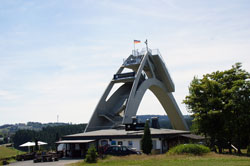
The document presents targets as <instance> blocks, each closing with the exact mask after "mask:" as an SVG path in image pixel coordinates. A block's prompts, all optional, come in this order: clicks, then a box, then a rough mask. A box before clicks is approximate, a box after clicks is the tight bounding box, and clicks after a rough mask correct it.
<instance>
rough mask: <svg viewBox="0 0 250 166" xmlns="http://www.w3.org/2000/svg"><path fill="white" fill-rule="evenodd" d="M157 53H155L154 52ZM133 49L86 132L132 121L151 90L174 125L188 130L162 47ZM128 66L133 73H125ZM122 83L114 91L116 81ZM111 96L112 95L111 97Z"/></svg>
mask: <svg viewBox="0 0 250 166" xmlns="http://www.w3.org/2000/svg"><path fill="white" fill-rule="evenodd" d="M153 52H154V53H153ZM153 52H152V50H150V49H147V50H145V49H144V50H142V51H141V52H140V53H139V52H138V51H135V50H134V51H133V53H132V55H130V56H129V57H128V58H127V59H126V60H125V61H124V62H123V64H122V65H121V67H120V68H119V70H118V71H117V73H116V74H114V77H113V79H112V80H111V81H110V83H109V85H108V87H107V88H106V90H105V92H104V94H103V96H102V97H101V99H100V101H99V103H98V105H97V107H96V109H95V111H94V113H93V115H92V117H91V119H90V121H89V123H88V126H87V127H86V130H85V132H88V131H94V130H100V129H111V128H117V127H118V126H120V125H129V124H132V117H134V116H136V113H137V110H138V107H139V105H140V102H141V100H142V98H143V96H144V94H145V92H146V90H147V89H149V90H151V91H152V92H153V94H154V95H155V96H156V97H157V99H158V100H159V101H160V103H161V105H162V106H163V108H164V110H165V111H166V113H167V115H168V117H169V119H170V121H171V124H172V127H173V128H174V129H177V130H188V127H187V125H186V122H185V121H184V118H183V116H182V113H181V111H180V109H179V107H178V105H177V103H176V101H175V99H174V97H173V95H172V92H174V91H175V88H174V83H173V81H172V79H171V77H170V74H169V73H168V70H167V68H166V66H165V63H164V62H163V59H162V57H161V55H160V52H159V51H158V50H153ZM125 68H127V69H130V70H131V72H126V73H123V70H124V69H125ZM117 83H122V85H121V86H120V87H119V88H118V89H117V90H116V91H115V92H114V93H113V94H110V93H111V89H112V87H113V86H114V84H117ZM108 96H110V97H108Z"/></svg>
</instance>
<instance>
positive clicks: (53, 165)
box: [10, 159, 82, 166]
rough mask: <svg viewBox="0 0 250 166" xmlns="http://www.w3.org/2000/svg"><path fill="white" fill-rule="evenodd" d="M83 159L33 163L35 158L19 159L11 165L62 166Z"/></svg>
mask: <svg viewBox="0 0 250 166" xmlns="http://www.w3.org/2000/svg"><path fill="white" fill-rule="evenodd" d="M80 160H82V159H60V160H59V161H54V162H41V163H33V160H28V161H18V162H15V163H11V164H10V165H11V166H15V165H16V166H33V165H34V166H62V165H67V164H71V163H76V162H78V161H80Z"/></svg>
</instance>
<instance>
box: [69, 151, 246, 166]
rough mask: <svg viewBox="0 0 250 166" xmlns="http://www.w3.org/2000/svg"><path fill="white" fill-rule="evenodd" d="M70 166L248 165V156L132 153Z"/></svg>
mask: <svg viewBox="0 0 250 166" xmlns="http://www.w3.org/2000/svg"><path fill="white" fill-rule="evenodd" d="M71 165H72V166H82V165H84V166H102V165H104V166H105V165H106V166H118V165H119V166H225V165H226V166H250V157H239V156H234V155H220V154H215V153H209V154H206V155H204V156H191V155H166V154H163V155H149V156H147V155H140V156H139V155H133V156H126V157H108V158H107V159H104V160H99V161H98V163H94V164H87V163H84V162H83V161H81V162H78V163H75V164H71Z"/></svg>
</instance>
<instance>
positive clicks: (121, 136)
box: [57, 128, 203, 157]
mask: <svg viewBox="0 0 250 166" xmlns="http://www.w3.org/2000/svg"><path fill="white" fill-rule="evenodd" d="M150 130H151V135H152V140H153V152H154V153H164V152H166V151H167V150H168V149H169V148H171V147H172V146H175V145H176V144H178V143H188V142H190V141H200V140H202V139H203V137H200V136H197V135H193V134H190V132H189V131H181V130H172V129H155V128H151V129H150ZM142 136H143V130H139V131H126V130H124V129H119V130H118V129H105V130H97V131H91V132H85V133H79V134H73V135H67V136H64V137H63V138H62V140H61V141H58V142H57V143H58V144H65V145H66V146H65V155H66V156H69V157H84V156H85V154H86V151H87V149H88V147H89V146H90V144H95V145H96V147H101V146H106V145H124V146H128V147H130V148H133V149H135V150H137V151H141V145H140V140H141V138H142ZM97 149H98V148H97Z"/></svg>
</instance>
